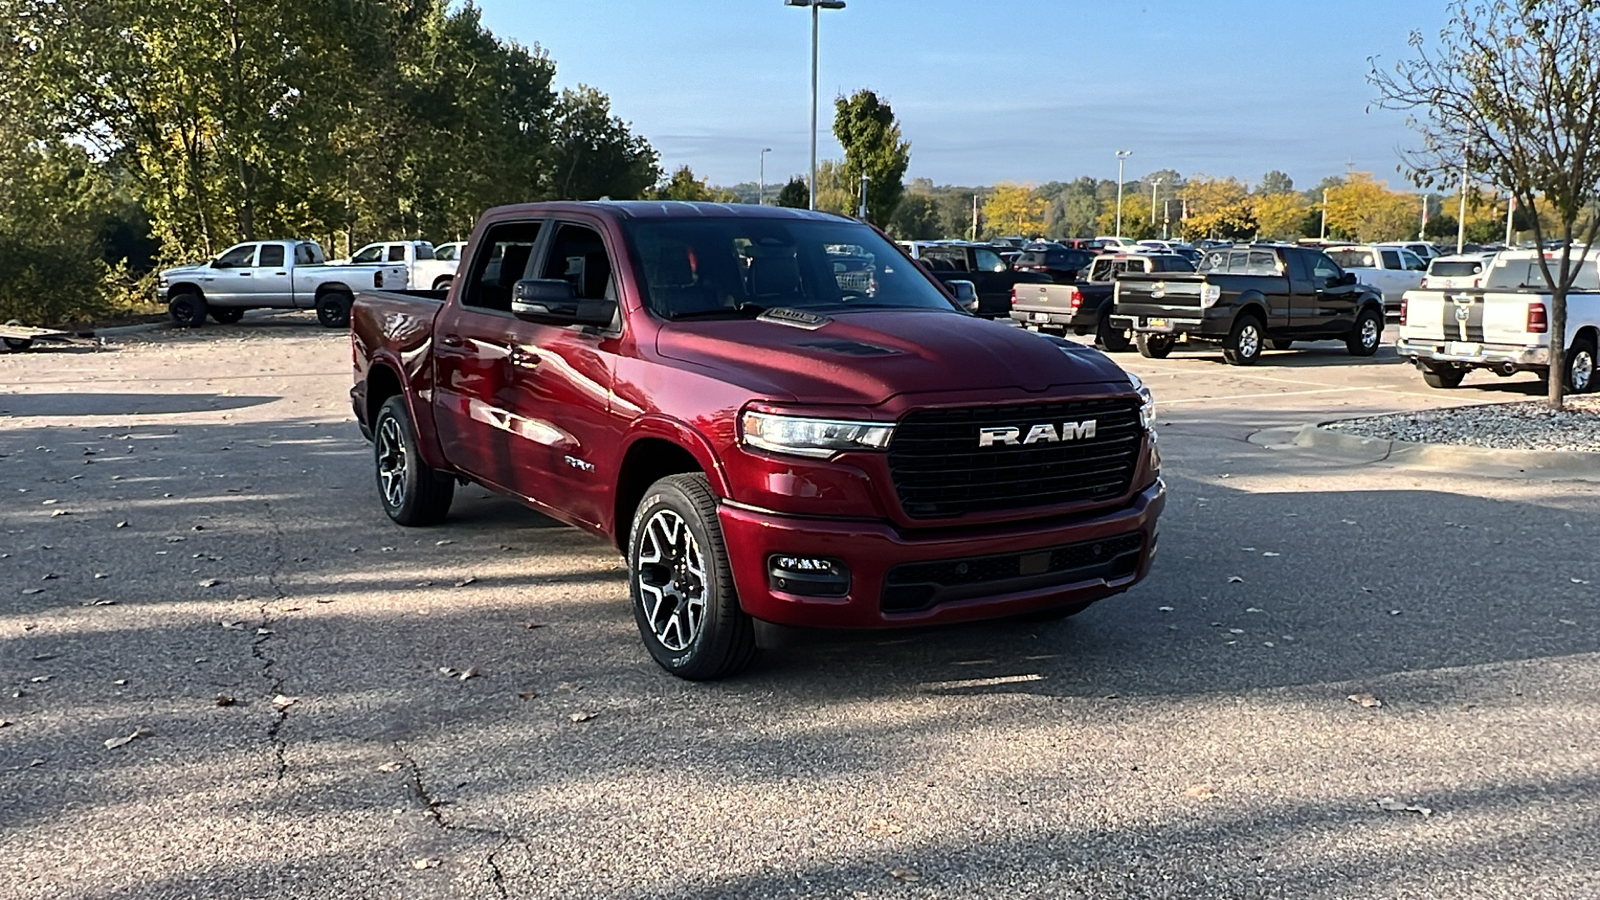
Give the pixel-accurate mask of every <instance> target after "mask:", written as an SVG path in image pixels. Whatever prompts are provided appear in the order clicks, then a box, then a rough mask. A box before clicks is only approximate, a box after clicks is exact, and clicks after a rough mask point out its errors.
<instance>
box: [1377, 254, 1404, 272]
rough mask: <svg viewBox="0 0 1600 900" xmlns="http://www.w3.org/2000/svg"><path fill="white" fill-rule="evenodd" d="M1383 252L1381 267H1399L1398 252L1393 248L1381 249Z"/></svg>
mask: <svg viewBox="0 0 1600 900" xmlns="http://www.w3.org/2000/svg"><path fill="white" fill-rule="evenodd" d="M1379 252H1380V253H1382V254H1383V267H1384V268H1385V269H1398V268H1400V253H1399V252H1398V251H1395V250H1381V251H1379Z"/></svg>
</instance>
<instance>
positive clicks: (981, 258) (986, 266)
mask: <svg viewBox="0 0 1600 900" xmlns="http://www.w3.org/2000/svg"><path fill="white" fill-rule="evenodd" d="M972 255H973V261H974V262H975V263H977V266H978V271H980V272H1004V271H1006V268H1007V266H1006V261H1005V260H1003V259H1001V258H1000V254H998V253H996V252H994V251H993V250H985V249H983V248H982V247H979V248H977V249H976V250H974V251H973V253H972Z"/></svg>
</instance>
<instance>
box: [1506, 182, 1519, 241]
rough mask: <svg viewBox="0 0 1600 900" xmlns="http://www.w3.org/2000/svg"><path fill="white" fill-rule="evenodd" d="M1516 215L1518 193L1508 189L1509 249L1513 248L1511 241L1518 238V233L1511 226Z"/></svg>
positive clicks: (1507, 225)
mask: <svg viewBox="0 0 1600 900" xmlns="http://www.w3.org/2000/svg"><path fill="white" fill-rule="evenodd" d="M1516 215H1517V195H1516V194H1513V193H1510V192H1509V191H1508V192H1507V199H1506V249H1507V250H1510V249H1511V242H1512V241H1513V240H1515V239H1516V233H1515V231H1514V230H1513V229H1512V227H1511V226H1512V224H1513V223H1514V222H1515V220H1516Z"/></svg>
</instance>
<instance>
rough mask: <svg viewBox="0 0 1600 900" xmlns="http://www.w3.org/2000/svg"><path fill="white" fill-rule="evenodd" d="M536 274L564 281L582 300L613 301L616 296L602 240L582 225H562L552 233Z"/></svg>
mask: <svg viewBox="0 0 1600 900" xmlns="http://www.w3.org/2000/svg"><path fill="white" fill-rule="evenodd" d="M539 277H540V278H559V279H561V280H563V281H565V282H567V283H568V284H570V285H572V293H573V294H574V295H575V296H577V297H579V298H580V299H583V300H615V299H616V296H617V295H616V291H615V290H614V289H613V288H612V284H611V258H610V257H609V256H607V255H606V245H605V241H603V240H601V239H600V234H599V233H598V232H596V231H595V230H594V229H593V228H586V227H584V226H582V225H562V226H561V229H560V230H559V231H557V232H556V239H555V241H554V242H552V243H551V245H550V253H549V255H548V256H546V257H545V262H544V269H543V270H542V271H541V272H540V273H539Z"/></svg>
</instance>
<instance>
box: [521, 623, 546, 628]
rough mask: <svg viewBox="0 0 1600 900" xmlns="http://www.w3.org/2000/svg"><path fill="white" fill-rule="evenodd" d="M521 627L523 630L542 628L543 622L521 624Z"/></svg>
mask: <svg viewBox="0 0 1600 900" xmlns="http://www.w3.org/2000/svg"><path fill="white" fill-rule="evenodd" d="M522 627H523V628H543V627H544V623H543V622H523V623H522Z"/></svg>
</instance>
